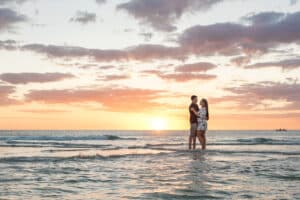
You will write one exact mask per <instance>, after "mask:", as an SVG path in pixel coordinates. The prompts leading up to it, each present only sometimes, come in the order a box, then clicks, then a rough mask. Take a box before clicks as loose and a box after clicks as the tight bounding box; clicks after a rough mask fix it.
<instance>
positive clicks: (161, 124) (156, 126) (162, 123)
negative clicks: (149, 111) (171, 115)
mask: <svg viewBox="0 0 300 200" xmlns="http://www.w3.org/2000/svg"><path fill="white" fill-rule="evenodd" d="M151 129H152V130H156V131H160V130H166V129H167V122H166V120H165V119H162V118H155V119H152V121H151Z"/></svg>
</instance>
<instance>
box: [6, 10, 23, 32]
mask: <svg viewBox="0 0 300 200" xmlns="http://www.w3.org/2000/svg"><path fill="white" fill-rule="evenodd" d="M25 21H27V17H26V16H25V15H21V14H18V13H17V12H15V11H14V10H11V9H9V8H0V32H1V31H3V30H8V29H11V28H13V25H15V24H17V23H20V22H25Z"/></svg>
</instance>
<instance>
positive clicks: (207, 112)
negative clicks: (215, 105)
mask: <svg viewBox="0 0 300 200" xmlns="http://www.w3.org/2000/svg"><path fill="white" fill-rule="evenodd" d="M201 101H202V102H204V104H205V108H206V118H207V120H209V111H208V102H207V100H206V99H201Z"/></svg>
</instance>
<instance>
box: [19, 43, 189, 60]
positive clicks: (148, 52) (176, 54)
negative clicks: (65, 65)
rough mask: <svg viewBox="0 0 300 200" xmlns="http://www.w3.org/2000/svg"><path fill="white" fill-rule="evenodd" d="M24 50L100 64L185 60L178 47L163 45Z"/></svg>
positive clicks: (32, 47)
mask: <svg viewBox="0 0 300 200" xmlns="http://www.w3.org/2000/svg"><path fill="white" fill-rule="evenodd" d="M21 49H22V50H27V51H33V52H36V53H40V54H45V55H47V56H48V57H50V58H79V57H89V58H93V59H94V60H96V61H98V62H108V61H122V60H123V61H128V60H140V61H145V60H152V59H167V58H176V59H184V58H185V57H184V54H182V52H181V51H180V49H179V48H176V47H166V46H163V45H153V44H151V45H150V44H149V45H138V46H133V47H130V48H126V49H123V50H116V49H105V50H103V49H87V48H83V47H76V46H57V45H43V44H27V45H23V46H22V47H21Z"/></svg>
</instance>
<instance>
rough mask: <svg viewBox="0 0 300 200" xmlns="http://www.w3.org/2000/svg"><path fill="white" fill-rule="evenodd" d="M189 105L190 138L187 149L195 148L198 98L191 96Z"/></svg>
mask: <svg viewBox="0 0 300 200" xmlns="http://www.w3.org/2000/svg"><path fill="white" fill-rule="evenodd" d="M191 101H192V103H191V105H190V106H189V112H190V125H191V128H190V136H189V149H192V145H193V149H195V148H196V136H197V125H198V124H197V117H198V116H197V115H198V114H197V112H198V111H199V107H198V105H197V102H198V97H197V96H196V95H193V96H191Z"/></svg>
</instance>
